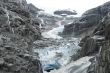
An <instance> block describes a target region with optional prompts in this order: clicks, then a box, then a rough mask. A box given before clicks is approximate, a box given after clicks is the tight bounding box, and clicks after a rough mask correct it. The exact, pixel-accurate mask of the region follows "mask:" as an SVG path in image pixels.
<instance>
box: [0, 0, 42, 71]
mask: <svg viewBox="0 0 110 73" xmlns="http://www.w3.org/2000/svg"><path fill="white" fill-rule="evenodd" d="M31 15H32V14H31V12H29V10H28V4H27V2H26V0H0V73H42V68H41V64H40V61H39V60H37V59H36V58H34V57H33V51H32V44H33V41H35V40H38V39H40V38H41V33H40V29H39V24H38V22H36V20H35V18H33V17H32V16H31Z"/></svg>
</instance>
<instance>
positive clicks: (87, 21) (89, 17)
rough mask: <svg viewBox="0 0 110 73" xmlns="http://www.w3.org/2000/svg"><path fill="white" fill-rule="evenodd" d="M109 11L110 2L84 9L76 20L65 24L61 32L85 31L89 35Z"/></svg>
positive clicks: (75, 32) (79, 32)
mask: <svg viewBox="0 0 110 73" xmlns="http://www.w3.org/2000/svg"><path fill="white" fill-rule="evenodd" d="M109 11H110V2H107V3H105V4H104V5H101V6H98V7H96V8H93V9H91V10H88V11H86V12H85V13H84V14H83V15H82V16H81V17H80V18H79V19H78V20H77V21H76V22H73V23H72V24H70V25H66V26H65V29H64V32H63V34H64V35H65V34H69V35H70V34H74V35H81V34H83V33H86V34H89V35H90V34H92V32H93V31H94V28H96V27H97V26H98V24H99V22H100V21H101V19H103V17H104V16H105V15H107V14H108V12H109ZM88 31H89V32H88ZM90 31H91V33H90Z"/></svg>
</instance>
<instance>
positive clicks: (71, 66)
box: [35, 24, 92, 73]
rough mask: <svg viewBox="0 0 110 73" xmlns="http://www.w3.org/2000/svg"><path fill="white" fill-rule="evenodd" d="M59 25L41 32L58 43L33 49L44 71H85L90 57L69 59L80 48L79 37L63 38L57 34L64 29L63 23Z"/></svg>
mask: <svg viewBox="0 0 110 73" xmlns="http://www.w3.org/2000/svg"><path fill="white" fill-rule="evenodd" d="M58 25H59V27H57V28H53V29H52V30H50V31H48V32H43V33H42V36H43V37H44V38H48V39H49V38H51V39H53V40H55V41H57V42H59V43H60V44H59V45H51V46H48V47H41V48H39V49H35V52H37V53H39V57H40V61H41V63H42V68H43V70H44V73H86V71H87V68H88V67H89V66H90V64H91V62H90V61H89V59H91V58H92V57H83V58H80V59H79V60H77V61H71V57H72V56H73V55H75V54H76V53H77V51H78V50H79V49H80V47H79V46H78V44H79V41H80V38H74V37H70V38H63V37H61V36H59V35H58V33H59V32H60V33H61V32H62V31H63V29H64V25H60V24H58Z"/></svg>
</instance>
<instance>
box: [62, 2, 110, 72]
mask: <svg viewBox="0 0 110 73" xmlns="http://www.w3.org/2000/svg"><path fill="white" fill-rule="evenodd" d="M69 32H71V33H69ZM64 34H72V35H73V34H74V35H81V34H83V36H84V38H83V39H82V40H81V42H80V44H79V45H80V46H81V47H82V49H81V50H80V51H79V52H78V55H77V58H80V57H84V56H91V55H92V56H95V57H94V58H93V59H91V60H90V61H91V62H92V64H91V66H90V67H89V69H88V73H110V43H109V42H110V2H107V3H105V4H103V5H101V6H98V7H96V8H93V9H91V10H88V11H87V12H85V13H84V14H83V15H82V16H81V17H80V18H79V19H78V20H77V21H76V22H74V23H72V24H70V25H66V26H65V30H64ZM77 58H76V59H77Z"/></svg>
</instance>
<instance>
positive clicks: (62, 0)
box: [27, 0, 110, 16]
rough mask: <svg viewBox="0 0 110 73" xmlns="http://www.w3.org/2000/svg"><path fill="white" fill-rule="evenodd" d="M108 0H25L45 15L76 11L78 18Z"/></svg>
mask: <svg viewBox="0 0 110 73" xmlns="http://www.w3.org/2000/svg"><path fill="white" fill-rule="evenodd" d="M107 1H110V0H27V2H28V3H32V4H34V5H35V6H36V7H38V8H41V9H44V10H45V12H47V13H52V12H53V11H55V10H58V9H71V10H76V11H77V13H78V16H80V15H82V14H83V13H84V12H85V11H87V10H88V9H91V8H94V7H97V6H99V5H102V4H103V3H105V2H107Z"/></svg>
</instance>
